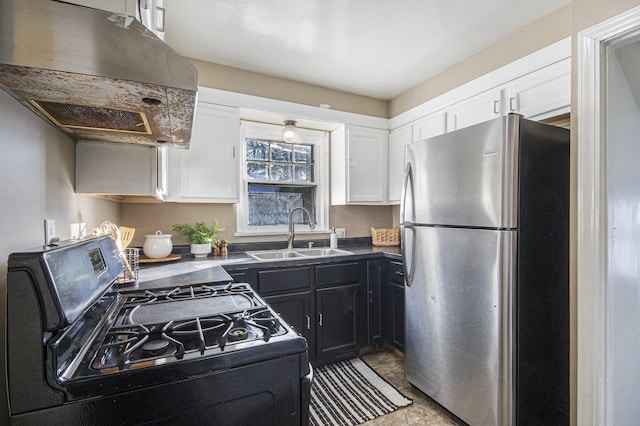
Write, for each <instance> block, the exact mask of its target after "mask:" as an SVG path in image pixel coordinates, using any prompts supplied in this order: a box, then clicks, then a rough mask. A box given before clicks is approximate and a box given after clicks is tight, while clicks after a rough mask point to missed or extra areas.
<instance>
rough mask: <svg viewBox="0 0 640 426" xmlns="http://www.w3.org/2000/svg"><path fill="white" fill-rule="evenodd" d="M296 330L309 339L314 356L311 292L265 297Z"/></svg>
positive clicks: (308, 342)
mask: <svg viewBox="0 0 640 426" xmlns="http://www.w3.org/2000/svg"><path fill="white" fill-rule="evenodd" d="M263 299H264V300H265V302H267V303H268V304H269V306H271V307H272V308H273V310H274V311H276V312H277V313H278V314H279V315H280V317H282V319H283V320H284V321H285V322H286V323H287V324H289V325H290V326H291V327H292V328H293V329H294V331H296V332H297V333H298V334H300V335H302V336H303V337H304V338H305V339H307V344H308V345H309V356H310V357H313V354H314V353H315V352H314V344H313V340H314V339H313V330H312V321H311V318H312V313H311V293H309V292H302V293H291V294H283V295H278V296H267V297H264V298H263Z"/></svg>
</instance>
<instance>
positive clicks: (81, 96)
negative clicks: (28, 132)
mask: <svg viewBox="0 0 640 426" xmlns="http://www.w3.org/2000/svg"><path fill="white" fill-rule="evenodd" d="M197 84H198V73H197V70H196V69H195V67H194V66H193V65H192V64H191V63H189V62H188V61H187V60H186V59H184V58H183V57H181V56H180V55H178V54H177V53H176V52H174V51H173V50H172V49H171V48H170V47H169V46H167V45H166V44H165V43H164V42H163V41H162V40H160V39H159V38H158V37H157V36H156V35H155V34H153V33H152V32H151V31H149V30H148V29H147V28H146V27H144V26H143V25H142V24H141V23H140V22H138V21H137V20H134V19H132V18H131V17H125V16H120V15H114V14H111V13H109V12H104V11H101V10H96V9H91V8H87V7H83V6H77V5H73V4H68V3H64V2H60V1H54V0H0V87H1V88H2V89H4V90H5V91H6V92H8V93H9V94H10V95H12V96H13V97H14V98H16V99H17V100H19V101H20V102H22V103H23V104H24V105H25V106H27V107H28V108H30V109H31V110H32V111H34V112H35V113H36V114H38V115H39V116H41V117H42V118H44V119H45V120H47V121H49V122H50V123H51V124H53V125H54V126H56V127H58V128H59V129H61V130H63V131H64V132H66V133H67V134H68V135H69V136H70V137H71V138H73V139H75V140H89V141H101V142H121V143H129V144H143V145H166V146H172V147H175V148H188V147H189V141H190V139H191V127H192V124H193V116H194V110H195V103H196V97H197V90H198V87H197Z"/></svg>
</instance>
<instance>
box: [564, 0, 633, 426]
mask: <svg viewBox="0 0 640 426" xmlns="http://www.w3.org/2000/svg"><path fill="white" fill-rule="evenodd" d="M639 27H640V7H636V8H634V9H631V10H629V11H627V12H625V13H622V14H620V15H618V16H615V17H613V18H611V19H608V20H606V21H604V22H602V23H600V24H597V25H595V26H593V27H591V28H589V29H586V30H584V31H581V32H580V33H579V34H578V40H577V41H578V62H577V68H578V105H577V107H578V140H577V143H576V146H577V149H578V193H577V195H578V206H577V218H578V250H577V255H578V264H577V266H578V268H577V269H578V277H577V283H578V285H577V307H578V308H577V311H578V315H577V333H578V334H577V341H578V343H577V355H578V365H577V381H578V384H577V417H578V418H577V424H579V425H606V424H607V420H608V419H609V418H610V416H609V415H608V413H607V407H608V406H609V405H610V404H609V402H610V401H609V398H612V397H613V395H609V394H608V393H607V386H606V381H607V376H606V372H607V345H606V342H607V312H606V309H607V304H606V302H607V294H608V283H607V275H606V274H607V227H606V226H607V225H606V212H607V194H606V186H605V179H606V163H605V147H606V139H605V136H604V135H605V133H604V128H605V124H606V121H605V120H606V104H605V99H604V96H603V89H604V87H605V84H606V81H605V80H604V79H605V78H606V76H604V75H603V73H602V70H603V65H604V62H603V61H605V58H604V57H603V54H602V53H603V50H604V49H605V48H606V46H604V45H603V44H604V43H605V42H606V41H607V40H609V39H611V38H613V37H616V36H619V35H622V34H623V33H625V32H627V31H629V30H631V29H634V28H639Z"/></svg>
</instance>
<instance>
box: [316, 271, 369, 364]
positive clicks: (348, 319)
mask: <svg viewBox="0 0 640 426" xmlns="http://www.w3.org/2000/svg"><path fill="white" fill-rule="evenodd" d="M359 287H360V286H359V285H358V284H354V285H348V286H341V287H332V288H323V289H318V290H317V291H316V317H317V321H318V322H317V337H316V342H317V346H316V353H317V355H318V358H321V357H330V356H333V355H340V354H343V353H345V352H350V351H354V352H355V351H357V350H358V343H357V337H358V336H357V331H356V330H357V312H356V311H357V300H358V288H359Z"/></svg>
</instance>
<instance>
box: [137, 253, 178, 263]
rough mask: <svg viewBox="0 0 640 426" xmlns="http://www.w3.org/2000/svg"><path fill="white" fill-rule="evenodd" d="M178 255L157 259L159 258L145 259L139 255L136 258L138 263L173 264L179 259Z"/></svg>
mask: <svg viewBox="0 0 640 426" xmlns="http://www.w3.org/2000/svg"><path fill="white" fill-rule="evenodd" d="M180 257H181V256H180V255H179V254H170V255H169V256H167V257H159V258H155V259H154V258H151V257H147V256H145V255H144V254H141V255H140V257H139V258H138V262H140V263H160V262H173V261H174V260H178V259H180Z"/></svg>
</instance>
